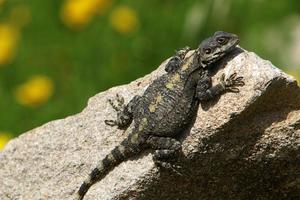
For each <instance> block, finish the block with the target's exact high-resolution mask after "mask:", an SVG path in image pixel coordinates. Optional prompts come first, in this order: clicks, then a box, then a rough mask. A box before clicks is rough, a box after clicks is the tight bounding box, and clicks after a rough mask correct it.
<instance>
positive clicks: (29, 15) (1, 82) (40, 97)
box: [0, 0, 300, 147]
mask: <svg viewBox="0 0 300 200" xmlns="http://www.w3.org/2000/svg"><path fill="white" fill-rule="evenodd" d="M217 30H224V31H228V32H234V33H236V34H238V35H239V36H240V37H241V46H242V47H243V48H245V49H247V50H249V51H255V52H256V53H257V54H258V55H260V56H261V57H263V58H265V59H268V60H271V61H272V62H273V63H274V64H275V65H276V66H279V67H281V68H282V69H283V70H285V71H286V72H288V73H290V74H292V75H293V76H295V77H298V80H299V79H300V78H299V77H300V76H299V74H300V68H299V66H300V55H299V53H300V3H299V1H297V0H287V1H283V0H272V1H267V0H198V1H196V0H184V1H182V0H152V1H129V0H41V1H39V0H26V1H25V0H0V111H1V114H0V147H1V142H2V146H3V144H4V143H5V141H7V140H8V139H9V138H10V137H14V136H18V135H19V134H21V133H23V132H25V131H27V130H30V129H32V128H34V127H37V126H39V125H41V124H43V123H45V122H48V121H51V120H53V119H58V118H63V117H66V116H68V115H71V114H75V113H78V112H80V111H81V110H82V109H83V108H84V107H85V105H86V103H87V100H88V98H90V97H91V96H93V95H95V94H96V93H99V92H101V91H104V90H106V89H108V88H110V87H112V86H115V85H120V84H125V83H128V82H130V81H133V80H134V79H136V78H138V77H141V76H143V75H145V74H147V73H149V72H151V71H153V70H154V69H156V68H157V66H159V64H160V63H161V62H162V61H164V60H165V59H166V58H168V57H170V56H171V55H172V54H173V53H174V50H175V49H178V48H180V47H184V46H186V45H188V46H191V47H196V46H197V45H198V44H199V42H200V41H201V40H202V39H204V38H205V37H207V36H209V35H211V34H212V33H213V32H215V31H217Z"/></svg>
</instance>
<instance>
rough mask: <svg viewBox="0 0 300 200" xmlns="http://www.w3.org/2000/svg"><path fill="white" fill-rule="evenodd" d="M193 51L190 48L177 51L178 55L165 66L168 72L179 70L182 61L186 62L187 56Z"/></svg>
mask: <svg viewBox="0 0 300 200" xmlns="http://www.w3.org/2000/svg"><path fill="white" fill-rule="evenodd" d="M190 50H191V48H190V47H184V48H182V49H179V50H178V51H176V54H175V55H174V56H173V57H172V58H171V59H170V60H169V62H168V63H167V65H166V66H165V71H166V72H168V73H169V72H172V71H175V70H176V69H178V67H179V66H180V65H181V63H182V61H183V60H184V57H185V55H186V54H187V53H188V52H189V51H190Z"/></svg>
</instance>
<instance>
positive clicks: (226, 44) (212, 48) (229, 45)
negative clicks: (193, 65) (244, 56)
mask: <svg viewBox="0 0 300 200" xmlns="http://www.w3.org/2000/svg"><path fill="white" fill-rule="evenodd" d="M238 43H239V37H238V36H237V35H235V34H233V33H227V32H223V31H217V32H215V34H214V35H213V36H212V37H210V38H208V39H206V40H204V41H203V42H201V44H200V45H199V47H198V49H197V51H198V54H199V56H200V61H201V64H202V66H203V67H204V68H205V67H207V66H208V65H210V64H212V63H214V62H216V61H217V60H219V59H220V58H222V57H223V56H224V55H225V54H226V53H227V52H229V51H231V50H232V49H234V48H235V47H236V46H237V45H238Z"/></svg>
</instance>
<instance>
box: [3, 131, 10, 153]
mask: <svg viewBox="0 0 300 200" xmlns="http://www.w3.org/2000/svg"><path fill="white" fill-rule="evenodd" d="M11 138H12V137H11V134H9V133H8V132H2V131H0V150H2V149H3V148H4V147H5V145H6V143H7V142H8V141H9V140H10V139H11Z"/></svg>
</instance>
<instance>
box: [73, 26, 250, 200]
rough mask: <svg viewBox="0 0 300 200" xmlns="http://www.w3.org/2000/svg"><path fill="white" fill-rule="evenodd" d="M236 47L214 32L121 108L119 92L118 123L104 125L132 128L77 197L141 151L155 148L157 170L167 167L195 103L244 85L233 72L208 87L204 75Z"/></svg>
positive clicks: (115, 104)
mask: <svg viewBox="0 0 300 200" xmlns="http://www.w3.org/2000/svg"><path fill="white" fill-rule="evenodd" d="M238 43H239V37H238V36H237V35H235V34H233V33H227V32H222V31H218V32H215V33H214V34H213V35H212V36H211V37H209V38H208V39H206V40H204V41H203V42H201V43H200V45H199V46H198V48H197V49H196V50H194V51H193V52H192V53H191V54H190V55H189V54H188V52H189V50H190V48H184V49H183V50H181V51H178V53H177V55H175V57H177V58H176V59H173V61H172V62H171V63H170V61H169V63H168V64H167V66H169V67H167V68H166V69H165V70H166V71H167V73H165V74H163V75H161V76H160V77H158V78H157V79H155V80H154V81H153V82H152V83H151V84H150V85H149V86H148V87H147V88H146V90H145V92H144V93H143V94H142V95H141V96H139V95H136V96H134V97H133V98H132V99H131V100H130V101H129V103H128V104H126V105H125V104H124V98H123V97H122V96H121V95H119V94H117V95H116V99H115V100H109V103H110V104H111V106H112V107H113V108H114V109H115V110H116V111H117V119H116V120H105V123H106V124H107V125H110V126H117V127H118V128H124V127H126V126H127V127H128V126H129V125H130V124H132V123H133V128H132V129H131V131H130V132H129V134H128V136H127V138H125V139H124V140H123V141H122V142H121V144H119V145H118V146H116V147H115V148H114V149H113V150H112V151H111V152H110V153H109V154H108V155H106V156H105V158H104V159H103V160H101V161H99V162H98V164H97V166H96V167H95V168H94V169H93V170H92V172H91V173H90V174H89V176H88V177H87V179H86V180H85V181H84V182H83V183H82V184H81V186H80V188H79V190H78V192H77V194H76V195H77V197H76V198H77V199H78V200H81V199H83V198H84V195H85V194H86V192H87V191H88V189H89V188H90V187H91V186H92V185H93V184H94V183H96V182H97V181H100V180H101V179H103V178H104V177H105V176H106V175H107V174H108V173H109V172H110V171H111V170H113V169H114V168H115V167H116V166H117V165H119V164H120V163H121V162H124V161H126V160H127V159H128V158H130V157H132V156H135V155H138V154H139V153H141V152H142V151H144V150H146V149H152V150H154V155H153V158H154V161H155V163H157V164H158V166H162V167H166V168H168V167H170V163H169V162H168V158H170V157H172V156H174V155H176V152H179V151H180V150H181V142H180V141H179V140H178V139H176V138H177V137H178V136H179V135H180V133H181V132H182V131H183V130H184V129H185V128H186V127H187V125H188V124H189V123H190V121H191V120H190V119H191V118H192V116H194V115H195V114H196V112H197V109H198V105H199V103H202V102H205V101H209V100H211V99H213V98H215V97H217V96H220V95H222V94H223V93H225V92H239V89H238V87H240V86H243V85H244V82H243V77H237V74H236V73H233V74H232V75H230V76H229V78H227V79H225V75H223V76H222V78H221V80H220V82H219V83H218V84H216V85H214V86H213V85H212V80H211V77H210V75H209V72H210V71H211V70H212V68H214V64H215V63H216V61H218V60H220V59H221V58H222V57H224V56H226V55H227V54H228V53H229V52H231V51H232V50H233V49H234V48H236V46H237V45H238ZM171 60H172V58H171Z"/></svg>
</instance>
